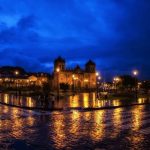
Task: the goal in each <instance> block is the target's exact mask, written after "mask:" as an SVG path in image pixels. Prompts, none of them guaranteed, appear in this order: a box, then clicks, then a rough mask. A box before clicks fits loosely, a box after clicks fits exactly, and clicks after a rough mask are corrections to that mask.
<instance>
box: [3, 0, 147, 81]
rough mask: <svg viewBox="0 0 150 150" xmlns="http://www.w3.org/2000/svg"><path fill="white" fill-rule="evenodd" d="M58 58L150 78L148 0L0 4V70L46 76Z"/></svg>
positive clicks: (49, 0) (111, 73) (13, 1)
mask: <svg viewBox="0 0 150 150" xmlns="http://www.w3.org/2000/svg"><path fill="white" fill-rule="evenodd" d="M59 55H61V56H62V57H64V58H66V60H67V62H68V67H72V66H74V65H76V64H80V65H81V66H83V65H84V63H85V61H87V60H88V59H89V58H91V59H93V60H94V61H95V62H96V63H97V69H98V70H99V71H100V72H101V73H102V75H103V76H106V77H107V78H111V77H112V76H114V75H115V74H124V73H125V74H129V73H130V71H131V70H132V69H134V68H136V69H139V70H140V78H145V79H146V78H149V77H150V61H149V57H150V0H0V66H3V65H14V66H23V67H24V68H25V69H26V70H27V71H46V72H50V71H51V70H52V67H53V64H52V61H53V60H54V59H55V57H57V56H59Z"/></svg>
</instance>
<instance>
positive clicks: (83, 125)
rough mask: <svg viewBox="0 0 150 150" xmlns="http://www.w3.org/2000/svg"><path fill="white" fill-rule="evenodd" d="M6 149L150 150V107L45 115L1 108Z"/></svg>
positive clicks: (0, 149) (0, 136) (0, 135)
mask: <svg viewBox="0 0 150 150" xmlns="http://www.w3.org/2000/svg"><path fill="white" fill-rule="evenodd" d="M5 149H6V150H14V149H16V150H38V149H41V150H44V149H45V150H49V149H50V150H51V149H75V150H77V149H85V150H87V149H91V150H92V149H93V150H94V149H97V150H98V149H101V150H104V149H108V150H109V149H110V150H112V149H115V150H116V149H120V150H126V149H127V150H128V149H137V150H140V149H141V150H143V149H144V150H145V149H150V106H146V105H145V106H144V105H142V106H133V107H128V108H116V109H111V110H97V111H90V112H88V111H87V112H81V111H71V112H70V111H63V112H57V111H56V112H44V111H32V110H23V109H19V108H13V107H8V106H3V105H0V150H5Z"/></svg>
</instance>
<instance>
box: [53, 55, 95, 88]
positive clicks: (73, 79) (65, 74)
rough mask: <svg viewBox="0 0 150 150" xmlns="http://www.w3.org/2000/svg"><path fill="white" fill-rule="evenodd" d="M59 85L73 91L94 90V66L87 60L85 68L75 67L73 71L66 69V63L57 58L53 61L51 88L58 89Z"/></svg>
mask: <svg viewBox="0 0 150 150" xmlns="http://www.w3.org/2000/svg"><path fill="white" fill-rule="evenodd" d="M61 83H64V84H68V85H69V87H70V88H74V89H78V90H81V89H95V88H96V65H95V63H94V62H93V61H91V60H89V61H88V62H87V63H86V64H85V68H84V69H82V68H80V66H79V65H77V66H76V67H75V68H73V69H67V68H66V61H65V60H64V59H63V58H62V57H58V58H57V59H55V61H54V71H53V87H54V88H55V89H58V88H59V87H58V86H59V85H60V84H61Z"/></svg>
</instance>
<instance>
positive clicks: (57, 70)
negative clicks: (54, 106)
mask: <svg viewBox="0 0 150 150" xmlns="http://www.w3.org/2000/svg"><path fill="white" fill-rule="evenodd" d="M56 72H57V99H58V100H59V72H60V69H59V68H57V69H56Z"/></svg>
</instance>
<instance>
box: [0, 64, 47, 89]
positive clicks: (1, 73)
mask: <svg viewBox="0 0 150 150" xmlns="http://www.w3.org/2000/svg"><path fill="white" fill-rule="evenodd" d="M49 79H50V75H49V74H47V73H27V72H26V71H25V70H24V69H23V68H21V67H8V66H6V67H1V68H0V86H4V87H16V86H17V87H28V86H31V85H35V86H42V84H43V83H45V82H48V81H49Z"/></svg>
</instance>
